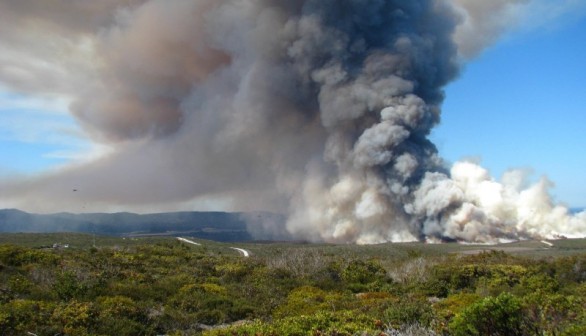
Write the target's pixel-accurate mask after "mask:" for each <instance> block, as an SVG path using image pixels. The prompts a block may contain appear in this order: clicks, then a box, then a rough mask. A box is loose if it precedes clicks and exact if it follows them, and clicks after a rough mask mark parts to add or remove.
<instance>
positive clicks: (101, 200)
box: [2, 0, 586, 244]
mask: <svg viewBox="0 0 586 336" xmlns="http://www.w3.org/2000/svg"><path fill="white" fill-rule="evenodd" d="M515 2H517V1H498V2H494V4H492V5H491V6H490V7H491V8H489V9H490V10H491V11H493V13H492V14H494V13H498V11H499V10H502V9H503V8H505V7H507V6H509V5H511V4H513V3H515ZM478 4H479V2H474V1H468V0H459V1H447V0H446V1H442V0H417V1H415V0H411V1H404V0H335V1H334V0H296V1H293V0H272V1H269V0H222V1H220V0H190V1H187V0H185V1H183V0H173V1H157V0H152V1H129V2H128V4H126V5H125V7H116V6H115V5H114V2H112V3H110V2H104V3H103V6H102V7H100V8H94V7H91V6H90V5H86V7H83V6H82V5H80V4H77V5H76V6H82V7H80V8H74V9H75V10H76V13H77V14H78V15H82V16H83V15H88V13H91V14H92V15H93V17H94V18H95V19H94V20H93V21H91V22H88V23H85V24H86V25H85V26H84V21H83V20H82V21H79V20H75V21H73V22H68V21H67V20H65V21H63V20H62V19H63V18H62V15H61V14H55V13H54V14H55V20H54V21H51V22H50V24H51V25H55V24H57V23H58V22H61V24H62V25H65V26H70V27H69V28H71V27H74V28H75V30H76V31H78V33H76V34H73V35H74V36H72V37H70V39H72V40H76V39H80V40H83V41H85V42H86V45H89V46H90V47H87V46H86V48H85V49H84V50H85V52H86V53H90V54H91V55H92V56H93V57H95V58H96V59H97V61H96V64H99V65H95V64H94V65H92V66H90V67H87V68H84V69H83V71H80V72H81V73H82V74H83V76H84V77H83V78H84V79H86V81H85V82H84V83H85V84H84V85H81V86H80V85H73V86H72V87H66V88H63V89H62V90H63V91H64V92H66V93H67V94H69V95H71V96H73V99H74V104H72V107H71V109H72V112H73V113H74V115H75V116H76V117H77V118H78V120H79V121H80V122H81V124H82V125H84V127H85V128H86V129H87V130H88V131H89V132H90V133H91V134H93V136H94V137H95V138H96V139H99V140H100V141H105V142H108V143H110V144H111V145H112V146H113V147H115V149H116V150H115V152H114V153H113V154H111V155H109V156H107V157H103V158H101V159H100V160H97V161H95V162H91V163H89V164H85V165H82V166H77V167H72V168H69V169H67V170H65V171H62V172H57V173H53V174H50V175H46V176H42V177H38V178H36V179H33V180H28V181H25V182H22V181H19V182H16V183H15V182H11V183H6V182H4V183H3V186H2V187H3V188H4V190H9V191H10V193H11V194H12V195H17V196H18V197H22V198H23V199H26V200H28V201H30V200H31V199H36V200H37V201H38V202H46V203H47V202H59V201H58V200H61V201H63V202H69V201H71V196H69V197H68V196H66V195H65V194H61V195H60V196H59V197H55V194H56V193H59V190H60V189H63V188H62V186H63V185H74V186H76V188H78V189H79V190H80V191H83V197H84V202H87V203H89V202H91V203H92V204H98V205H103V206H106V205H108V204H112V203H113V204H122V205H124V204H126V205H129V206H136V205H143V206H145V207H147V208H148V205H149V204H160V203H164V202H168V203H173V202H175V203H178V202H183V204H185V203H189V201H190V200H193V199H196V198H199V199H201V198H206V197H211V198H217V199H222V198H224V199H226V198H228V199H229V200H230V202H231V204H232V206H234V207H237V208H254V207H261V206H264V207H267V206H268V207H270V208H271V209H279V207H281V208H282V207H284V208H285V209H286V211H287V212H288V214H289V219H288V223H287V228H288V230H289V231H290V232H291V233H293V234H295V235H296V236H298V237H300V238H304V239H309V240H313V241H328V242H353V243H360V244H370V243H380V242H387V241H412V240H421V241H446V240H456V241H469V242H496V241H499V240H510V239H523V238H542V237H555V236H556V235H566V236H584V235H586V213H581V214H578V215H575V216H571V215H569V214H568V213H567V209H566V208H564V207H561V206H555V205H553V204H552V201H551V199H550V197H549V195H548V182H547V181H546V180H542V181H540V182H539V183H537V184H536V185H534V186H530V187H527V186H526V183H525V182H524V178H523V176H522V174H521V173H519V172H511V173H509V174H507V175H506V176H505V177H504V179H503V181H502V183H498V182H496V181H495V180H494V179H492V178H491V177H490V176H489V175H488V173H487V171H486V170H484V169H483V168H481V167H480V166H478V165H477V164H474V163H469V162H460V163H456V164H455V165H454V166H453V167H452V168H451V170H450V169H448V168H446V167H445V165H444V163H443V162H442V160H441V158H440V157H439V156H438V153H437V150H436V148H435V146H434V145H433V144H432V143H431V142H430V141H429V140H428V139H427V136H428V135H429V133H430V131H431V129H432V128H433V127H434V126H435V125H436V124H437V123H438V122H439V119H440V105H441V103H442V100H443V91H442V87H443V86H444V85H446V84H447V83H448V82H449V81H450V80H453V79H454V78H455V77H456V76H457V73H458V62H459V60H460V57H461V56H462V55H465V54H473V53H474V52H477V51H478V49H479V48H480V47H479V46H478V41H477V40H474V41H473V42H474V43H475V44H474V45H468V44H467V41H468V42H470V41H472V40H470V32H471V31H472V32H477V33H478V32H496V31H497V30H498V28H499V27H493V26H491V25H490V24H489V23H487V22H481V23H479V24H476V25H475V21H474V20H476V21H478V20H480V19H481V18H482V17H484V16H482V15H478V13H477V12H475V11H477V10H480V9H482V8H484V7H483V6H480V5H478ZM64 6H68V7H69V5H67V4H65V3H64ZM15 7H16V8H5V12H8V13H10V11H8V10H12V11H13V14H14V15H13V16H17V15H16V14H18V13H19V10H22V9H19V8H18V6H15ZM479 8H480V9H479ZM70 10H71V9H70ZM15 13H16V14H15ZM27 13H29V12H27ZM84 13H85V14H84ZM490 14H491V13H486V17H490ZM100 18H101V19H100ZM57 19H61V21H59V20H57ZM45 20H50V18H49V19H47V18H46V17H45ZM63 22H65V23H63ZM41 23H42V21H41ZM36 24H37V25H38V24H39V22H38V21H37V22H36ZM41 26H42V25H41ZM78 26H82V27H78ZM51 27H52V26H51ZM462 27H464V28H462ZM71 29H73V28H71ZM462 29H464V30H465V31H463V30H462ZM69 32H71V30H69ZM487 36H493V35H492V34H488V33H487V34H484V35H483V37H485V38H486V37H487ZM467 39H468V40H467ZM88 41H89V42H88ZM88 50H89V51H88ZM80 67H82V68H83V66H81V65H80ZM6 78H7V77H6V76H4V80H5V81H6V80H7V79H6ZM79 82H82V81H81V80H80V81H79ZM12 85H13V86H14V87H17V88H19V89H21V90H26V89H27V88H26V83H24V84H23V82H22V81H20V82H19V81H13V82H12ZM53 88H54V86H53ZM30 90H32V89H30ZM68 190H69V189H68ZM81 194H82V193H81V192H79V193H77V194H76V195H75V196H76V197H81V196H79V195H81ZM55 205H58V203H56V204H55ZM271 209H269V210H271Z"/></svg>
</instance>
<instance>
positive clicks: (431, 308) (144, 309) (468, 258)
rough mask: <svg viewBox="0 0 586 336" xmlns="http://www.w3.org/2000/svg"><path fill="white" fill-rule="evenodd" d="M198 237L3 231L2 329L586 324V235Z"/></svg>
mask: <svg viewBox="0 0 586 336" xmlns="http://www.w3.org/2000/svg"><path fill="white" fill-rule="evenodd" d="M194 240H196V241H198V242H200V243H202V245H201V246H196V245H192V244H185V243H181V242H179V241H177V240H175V239H173V238H170V237H153V238H140V239H136V238H135V239H130V238H127V239H122V238H113V237H103V236H99V237H93V236H92V235H80V234H12V235H0V334H2V335H27V334H28V335H30V334H35V335H39V336H40V335H113V334H116V335H209V336H221V335H226V336H228V335H230V336H232V335H248V336H257V335H258V336H269V335H271V336H272V335H275V336H276V335H311V336H317V335H331V336H334V335H336V336H341V335H363V336H374V335H376V336H380V335H584V334H586V240H562V241H556V242H554V247H548V246H547V245H545V244H540V243H539V242H522V243H515V244H508V245H499V246H493V247H489V246H472V245H458V244H442V245H426V244H383V245H372V246H355V245H325V244H301V243H299V244H283V243H281V244H277V243H270V244H269V243H266V244H241V245H239V246H240V247H243V248H245V249H247V250H249V251H251V253H252V256H251V257H249V258H244V257H242V256H241V255H240V254H239V253H238V252H237V251H234V250H232V249H230V248H229V247H232V246H233V245H228V244H224V243H216V242H210V241H202V240H197V239H194ZM8 242H11V243H8ZM94 242H95V246H94ZM65 246H67V247H65ZM481 250H485V251H481ZM504 251H507V252H504Z"/></svg>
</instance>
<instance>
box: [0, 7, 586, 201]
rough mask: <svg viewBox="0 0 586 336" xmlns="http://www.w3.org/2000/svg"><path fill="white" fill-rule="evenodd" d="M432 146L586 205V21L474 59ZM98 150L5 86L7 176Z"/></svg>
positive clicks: (69, 122)
mask: <svg viewBox="0 0 586 336" xmlns="http://www.w3.org/2000/svg"><path fill="white" fill-rule="evenodd" d="M431 138H432V140H433V141H434V142H435V143H436V145H437V146H438V148H439V150H440V154H441V155H442V157H444V158H445V159H446V160H447V161H448V162H454V161H456V160H459V159H465V158H475V159H478V160H480V161H481V163H482V165H483V166H484V167H486V168H488V169H489V170H490V172H491V173H492V174H493V175H494V176H495V177H496V178H498V177H500V175H501V174H502V173H503V172H504V171H506V170H507V169H510V168H525V169H531V170H532V171H533V175H532V176H533V177H534V179H537V178H539V177H540V176H542V175H547V176H548V177H549V179H550V180H551V181H553V182H554V183H555V188H554V189H553V190H552V193H553V195H554V196H555V199H556V200H557V201H560V202H563V203H566V204H568V205H569V206H572V207H584V206H586V169H585V168H584V167H586V155H585V153H586V151H585V150H584V147H585V145H586V15H574V16H572V15H570V16H569V17H568V16H567V15H566V16H565V17H564V19H563V20H557V21H555V22H552V24H548V25H545V26H544V27H539V28H535V27H533V28H525V29H524V28H519V29H517V30H515V31H513V32H511V33H509V34H508V35H506V36H505V37H504V38H502V39H500V41H498V42H497V43H496V44H494V45H493V46H491V47H490V48H488V49H487V50H485V51H484V52H483V53H482V54H480V55H479V56H477V57H476V58H474V59H473V60H471V61H470V62H468V63H467V64H466V65H465V67H464V69H463V71H462V74H461V76H460V78H459V79H457V80H456V81H455V82H453V83H452V84H450V85H449V86H448V87H447V88H446V101H445V104H444V106H443V115H442V123H441V125H440V126H439V127H437V128H436V129H435V130H434V132H433V134H432V137H431ZM95 148H96V147H95V144H92V143H91V142H90V140H89V139H88V138H87V137H86V136H85V135H84V133H83V131H82V130H81V129H80V127H79V125H77V124H76V122H75V121H74V119H73V118H72V117H71V116H70V115H69V114H68V112H67V102H66V101H64V100H58V101H55V100H52V99H49V98H45V99H43V98H38V97H35V98H33V97H29V96H25V95H19V94H15V93H9V92H8V91H7V90H4V89H1V88H0V153H2V159H1V160H0V177H4V176H11V175H23V174H24V175H26V174H35V173H39V172H43V171H46V170H48V169H54V168H56V167H59V166H61V165H64V164H67V163H70V162H72V161H75V160H79V159H80V158H83V157H86V156H87V155H88V154H91V153H93V152H94V151H95Z"/></svg>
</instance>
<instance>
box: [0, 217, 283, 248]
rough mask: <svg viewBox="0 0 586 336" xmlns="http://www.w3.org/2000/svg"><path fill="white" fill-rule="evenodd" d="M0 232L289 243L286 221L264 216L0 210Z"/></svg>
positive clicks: (281, 218)
mask: <svg viewBox="0 0 586 336" xmlns="http://www.w3.org/2000/svg"><path fill="white" fill-rule="evenodd" d="M0 232H44V233H46V232H83V233H96V234H104V235H115V236H139V235H189V236H195V237H199V238H203V239H210V240H217V241H251V240H290V239H291V236H290V235H289V234H288V233H287V231H286V229H285V217H284V216H282V215H278V214H273V213H267V212H250V213H242V212H233V213H232V212H196V211H194V212H167V213H154V214H135V213H129V212H119V213H85V214H72V213H65V212H64V213H55V214H33V213H28V212H24V211H21V210H17V209H4V210H0Z"/></svg>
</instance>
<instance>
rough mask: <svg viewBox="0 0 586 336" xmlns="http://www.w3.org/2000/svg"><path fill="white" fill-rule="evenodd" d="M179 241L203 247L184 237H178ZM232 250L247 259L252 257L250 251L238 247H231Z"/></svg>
mask: <svg viewBox="0 0 586 336" xmlns="http://www.w3.org/2000/svg"><path fill="white" fill-rule="evenodd" d="M177 240H179V241H181V242H184V243H187V244H193V245H198V246H201V244H200V243H196V242H194V241H193V240H189V239H186V238H183V237H177ZM230 248H231V249H233V250H236V251H238V252H239V253H240V254H241V255H242V256H243V257H245V258H248V257H250V251H247V250H245V249H242V248H238V247H230Z"/></svg>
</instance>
